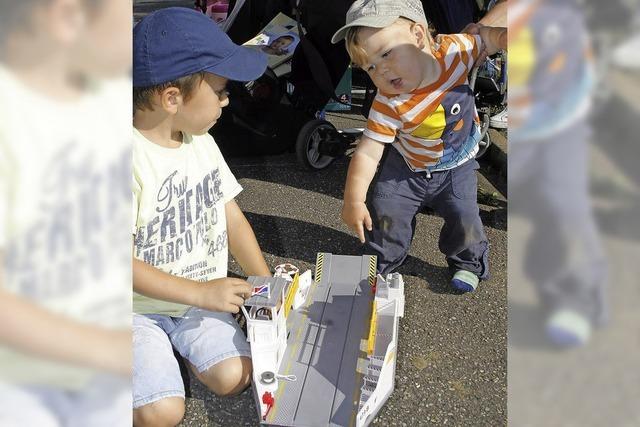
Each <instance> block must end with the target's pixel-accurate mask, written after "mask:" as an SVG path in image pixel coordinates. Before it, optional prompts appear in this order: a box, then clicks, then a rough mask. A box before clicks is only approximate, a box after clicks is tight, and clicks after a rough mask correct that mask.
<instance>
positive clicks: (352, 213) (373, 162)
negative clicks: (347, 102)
mask: <svg viewBox="0 0 640 427" xmlns="http://www.w3.org/2000/svg"><path fill="white" fill-rule="evenodd" d="M383 152H384V144H383V143H381V142H378V141H376V140H374V139H371V138H369V137H366V136H362V137H361V138H360V142H359V143H358V147H357V148H356V151H355V153H354V155H353V158H352V159H351V162H350V163H349V170H348V172H347V182H346V184H345V188H344V200H343V204H342V220H343V221H344V222H345V223H346V224H347V225H348V226H349V227H350V228H351V229H353V230H354V231H355V232H356V234H357V235H358V238H359V239H360V242H361V243H364V241H365V240H364V227H366V228H367V230H369V231H371V229H372V222H371V215H369V210H368V209H367V206H366V204H365V201H366V199H367V190H368V189H369V185H370V184H371V181H372V180H373V177H374V175H375V174H376V168H377V167H378V163H379V162H380V159H381V158H382V153H383Z"/></svg>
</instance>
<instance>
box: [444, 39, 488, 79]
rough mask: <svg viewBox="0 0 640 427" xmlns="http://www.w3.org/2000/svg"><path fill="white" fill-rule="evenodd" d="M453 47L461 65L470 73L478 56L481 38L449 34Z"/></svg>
mask: <svg viewBox="0 0 640 427" xmlns="http://www.w3.org/2000/svg"><path fill="white" fill-rule="evenodd" d="M450 37H451V39H452V41H453V43H452V44H453V45H455V48H456V49H457V50H458V53H459V55H460V59H461V62H462V64H463V65H464V66H465V67H466V68H467V70H468V71H471V69H472V68H473V64H474V63H475V62H476V59H478V56H480V51H481V48H482V38H481V37H480V36H479V35H476V34H451V35H450Z"/></svg>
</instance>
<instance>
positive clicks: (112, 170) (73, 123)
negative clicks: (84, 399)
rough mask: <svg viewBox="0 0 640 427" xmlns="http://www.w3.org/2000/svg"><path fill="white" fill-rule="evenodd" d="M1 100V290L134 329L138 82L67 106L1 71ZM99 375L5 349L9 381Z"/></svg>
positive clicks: (4, 374) (98, 89)
mask: <svg viewBox="0 0 640 427" xmlns="http://www.w3.org/2000/svg"><path fill="white" fill-rule="evenodd" d="M0 92H2V94H3V96H4V97H5V99H6V100H7V101H8V102H6V103H3V104H2V105H0V118H1V119H0V252H2V253H3V258H2V259H1V260H0V282H1V283H0V286H2V288H3V290H5V291H8V292H10V293H12V294H14V295H17V296H19V297H21V298H23V299H24V300H27V301H28V302H30V303H32V304H34V305H36V306H38V307H41V308H44V309H46V310H48V311H49V312H52V313H56V314H58V315H61V316H64V317H66V318H69V319H73V320H74V321H78V322H82V323H86V324H91V325H96V326H102V327H108V328H115V327H119V328H130V325H131V252H130V248H131V233H130V231H129V230H130V228H129V227H130V224H131V222H130V216H129V215H130V212H131V210H130V208H129V206H130V205H129V202H130V200H131V199H130V197H131V196H130V194H131V190H130V176H131V175H130V169H131V117H130V113H128V112H127V110H126V109H123V108H122V104H125V105H130V104H131V82H130V80H128V79H122V80H121V81H113V82H95V85H94V87H93V88H92V89H90V90H87V91H86V92H85V93H84V94H82V95H81V96H78V97H77V98H76V99H73V100H68V101H61V100H57V99H53V98H51V97H48V96H46V95H44V94H42V93H40V92H37V91H34V90H33V89H31V87H29V86H28V85H26V84H25V83H23V82H22V81H21V80H20V79H19V78H18V77H16V76H15V75H14V74H13V73H12V72H10V71H8V70H7V69H5V68H3V67H2V66H0ZM9 332H10V331H9ZM60 339H63V338H60ZM69 344H70V345H71V343H69ZM92 375H93V374H92V373H91V372H87V371H86V370H85V369H84V368H81V367H77V366H71V365H69V364H65V363H58V362H53V361H51V360H45V359H42V358H39V357H38V356H34V355H27V354H23V353H20V352H18V351H16V350H14V349H13V348H9V347H7V346H2V344H1V343H0V382H3V381H7V382H13V383H30V384H49V385H59V386H62V387H67V388H77V387H79V386H81V385H82V384H83V383H84V382H85V381H86V380H88V379H89V378H90V377H91V376H92Z"/></svg>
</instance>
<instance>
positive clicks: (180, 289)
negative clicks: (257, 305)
mask: <svg viewBox="0 0 640 427" xmlns="http://www.w3.org/2000/svg"><path fill="white" fill-rule="evenodd" d="M133 290H134V291H136V292H137V293H139V294H141V295H145V296H147V297H149V298H155V299H159V300H162V301H169V302H175V303H179V304H185V305H191V306H195V307H200V308H204V309H206V310H211V311H225V312H229V313H237V312H238V311H240V306H241V305H243V304H244V299H245V298H249V297H250V296H251V286H249V284H248V283H247V282H245V281H244V280H241V279H236V278H233V277H223V278H220V279H214V280H210V281H208V282H196V281H194V280H189V279H185V278H182V277H178V276H174V275H172V274H169V273H165V272H164V271H162V270H159V269H157V268H155V267H154V266H152V265H149V264H147V263H146V262H144V261H140V260H139V259H137V258H135V257H133Z"/></svg>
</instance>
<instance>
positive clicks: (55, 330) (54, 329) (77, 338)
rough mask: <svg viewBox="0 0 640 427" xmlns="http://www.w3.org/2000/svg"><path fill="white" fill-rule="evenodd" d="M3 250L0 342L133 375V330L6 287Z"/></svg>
mask: <svg viewBox="0 0 640 427" xmlns="http://www.w3.org/2000/svg"><path fill="white" fill-rule="evenodd" d="M2 265H3V254H2V252H1V251H0V323H1V324H2V328H0V343H2V344H4V345H7V346H9V347H11V348H14V349H16V350H18V351H22V352H24V353H27V354H32V355H36V356H39V357H42V358H45V359H49V360H55V361H60V362H66V363H71V364H74V365H78V366H85V367H89V368H93V369H98V370H102V371H107V372H113V373H117V374H120V375H125V376H127V377H128V376H130V375H131V363H132V362H131V343H132V341H131V339H132V338H131V330H130V328H127V329H122V330H116V329H106V328H102V327H99V326H95V325H89V324H85V323H82V322H79V321H77V320H72V319H69V318H67V317H64V316H62V315H59V314H56V313H52V312H50V311H49V310H46V309H44V308H42V307H40V306H38V305H36V304H34V303H33V302H31V301H29V300H27V299H25V298H22V297H20V296H18V295H15V294H13V293H11V292H9V291H7V290H5V289H4V288H3V274H4V271H3V268H2Z"/></svg>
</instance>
